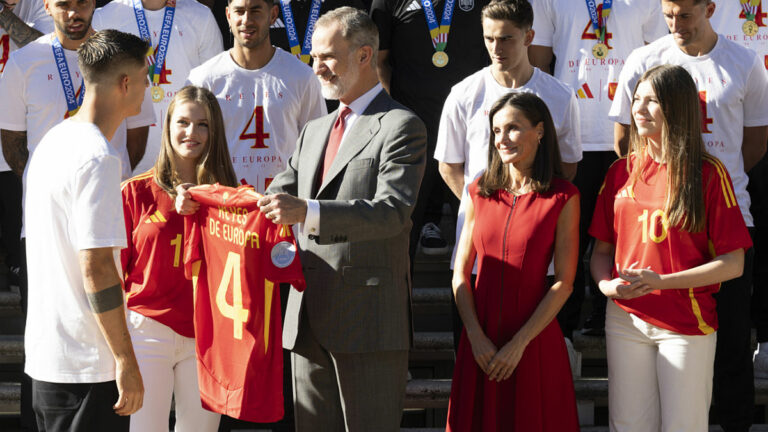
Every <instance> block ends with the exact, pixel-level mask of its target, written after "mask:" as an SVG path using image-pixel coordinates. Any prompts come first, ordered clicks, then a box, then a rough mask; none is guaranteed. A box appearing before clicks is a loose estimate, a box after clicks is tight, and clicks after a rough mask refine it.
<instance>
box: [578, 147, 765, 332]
mask: <svg viewBox="0 0 768 432" xmlns="http://www.w3.org/2000/svg"><path fill="white" fill-rule="evenodd" d="M631 161H632V163H635V158H634V157H633V159H632V160H631ZM626 163H627V161H626V159H624V158H623V159H620V160H619V161H617V162H616V163H614V164H613V166H611V168H610V170H608V174H607V176H606V178H605V183H604V184H603V187H602V188H601V190H600V194H599V195H598V198H597V205H596V206H595V213H594V216H593V218H592V225H591V226H590V229H589V233H590V234H591V235H592V236H593V237H595V238H597V239H599V240H602V241H604V242H608V243H611V244H614V245H615V246H616V253H615V258H614V260H615V262H616V266H618V267H620V268H622V269H623V268H628V267H630V266H631V265H632V264H633V263H635V262H636V263H637V264H635V268H646V267H650V268H651V270H653V271H655V272H656V273H658V274H669V273H675V272H679V271H682V270H686V269H690V268H693V267H696V266H699V265H701V264H704V263H707V262H709V261H711V260H712V258H714V257H715V256H718V255H722V254H725V253H728V252H732V251H734V250H737V249H741V248H745V249H746V248H749V247H751V246H752V240H751V238H750V236H749V231H748V230H747V227H746V225H745V224H744V219H743V217H742V216H741V211H740V210H739V205H738V203H737V202H736V197H735V195H734V193H733V185H732V183H731V178H730V176H729V175H728V171H727V170H726V169H725V166H723V164H722V163H721V162H720V161H719V160H717V159H716V158H714V157H712V156H709V155H705V157H704V161H703V163H702V183H703V188H704V207H705V217H706V227H705V230H704V231H702V232H698V233H691V232H687V231H682V230H680V229H679V227H675V226H670V224H669V221H668V217H667V214H666V213H665V211H664V203H665V195H666V189H667V167H666V165H664V164H659V163H656V162H654V161H652V160H651V161H649V162H648V165H647V167H646V169H645V172H644V174H643V176H642V177H641V178H639V179H638V180H637V181H636V182H635V184H634V186H633V185H632V182H631V180H630V179H629V177H630V174H629V173H628V172H627V165H626ZM613 277H614V278H615V277H618V273H617V270H616V268H615V267H614V269H613ZM719 289H720V285H719V284H715V285H708V286H703V287H690V288H687V289H669V290H657V291H653V292H651V293H649V294H647V295H644V296H642V297H638V298H635V299H631V300H614V301H615V302H616V304H617V305H619V307H621V308H622V309H624V310H625V311H627V312H629V313H632V314H635V315H637V316H638V317H639V318H641V319H642V320H644V321H646V322H649V323H651V324H653V325H655V326H658V327H662V328H665V329H668V330H672V331H674V332H677V333H681V334H687V335H702V334H710V333H712V332H714V331H715V330H716V329H717V312H716V310H715V299H714V297H712V294H713V293H715V292H717V291H718V290H719Z"/></svg>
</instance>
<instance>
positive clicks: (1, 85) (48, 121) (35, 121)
mask: <svg viewBox="0 0 768 432" xmlns="http://www.w3.org/2000/svg"><path fill="white" fill-rule="evenodd" d="M52 40H53V34H47V35H43V36H40V37H39V38H37V39H36V40H34V41H32V42H30V43H29V44H28V45H27V46H25V47H23V48H21V49H19V50H16V51H14V52H13V53H11V56H10V58H9V59H8V63H6V65H5V71H4V72H3V77H2V80H0V101H2V103H0V129H6V130H12V131H26V132H27V147H28V148H29V154H30V155H32V153H33V152H34V150H35V147H37V144H38V143H39V142H40V140H41V139H42V138H43V136H44V135H45V134H46V132H48V130H50V129H51V128H52V127H53V126H54V125H56V124H57V123H59V122H61V121H62V120H64V119H65V116H66V114H67V100H66V97H65V96H64V89H63V88H62V84H61V79H60V78H59V72H58V70H57V69H56V62H55V60H54V58H53V50H52V48H51V47H52V45H51V41H52ZM64 56H65V58H66V60H67V66H68V67H69V72H70V75H71V76H72V77H73V78H74V79H73V84H74V87H75V91H76V92H78V95H79V94H80V90H81V85H82V82H83V78H82V76H81V75H80V67H79V66H78V64H77V52H76V51H70V50H66V49H65V50H64ZM154 122H155V114H154V111H153V108H152V99H151V98H150V96H149V89H147V92H146V95H145V98H144V103H143V104H142V106H141V113H140V114H139V115H137V116H134V117H129V118H128V119H126V120H125V121H124V122H122V123H121V124H120V126H119V127H118V129H117V131H116V132H115V135H114V137H113V138H112V141H111V143H112V145H113V146H114V147H115V149H116V150H117V152H118V154H119V155H120V158H121V160H122V172H123V177H124V178H125V179H127V178H130V177H131V165H130V160H129V159H128V150H127V147H126V130H127V129H132V128H138V127H142V126H149V125H151V124H152V123H154ZM73 149H74V148H70V150H73Z"/></svg>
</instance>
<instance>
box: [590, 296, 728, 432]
mask: <svg viewBox="0 0 768 432" xmlns="http://www.w3.org/2000/svg"><path fill="white" fill-rule="evenodd" d="M716 334H717V333H712V334H710V335H706V336H688V335H682V334H679V333H675V332H673V331H670V330H666V329H662V328H660V327H656V326H654V325H652V324H649V323H647V322H645V321H643V320H641V319H640V318H638V317H636V316H635V315H632V314H628V313H627V312H625V311H624V310H623V309H621V308H619V307H618V306H616V304H615V303H614V302H613V301H611V300H608V306H607V310H606V319H605V336H606V344H607V354H608V410H609V411H608V413H609V414H608V417H609V424H610V430H611V431H612V432H658V431H663V432H698V431H702V432H703V431H708V430H709V426H708V423H709V404H710V401H711V400H712V370H713V367H714V362H715V343H716V341H717V336H716Z"/></svg>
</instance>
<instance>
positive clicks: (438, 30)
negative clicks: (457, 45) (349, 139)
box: [421, 0, 456, 51]
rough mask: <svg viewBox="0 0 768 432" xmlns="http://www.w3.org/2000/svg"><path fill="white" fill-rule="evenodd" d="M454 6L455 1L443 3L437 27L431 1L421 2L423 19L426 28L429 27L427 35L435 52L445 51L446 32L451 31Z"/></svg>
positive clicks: (422, 0)
mask: <svg viewBox="0 0 768 432" xmlns="http://www.w3.org/2000/svg"><path fill="white" fill-rule="evenodd" d="M455 6H456V0H446V1H445V7H444V8H443V16H442V18H441V20H440V26H439V27H438V25H437V17H436V16H435V10H434V9H433V8H432V1H431V0H421V8H422V9H423V10H424V17H425V18H426V19H427V27H429V35H430V37H431V38H432V46H434V47H435V51H445V47H446V45H448V32H449V31H450V29H451V20H452V19H453V10H454V7H455Z"/></svg>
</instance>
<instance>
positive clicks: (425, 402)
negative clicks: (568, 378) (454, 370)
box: [406, 377, 768, 432]
mask: <svg viewBox="0 0 768 432" xmlns="http://www.w3.org/2000/svg"><path fill="white" fill-rule="evenodd" d="M573 384H574V389H575V390H576V399H577V400H589V401H593V402H594V403H595V406H607V405H608V378H594V377H592V378H577V379H575V380H574V382H573ZM450 394H451V380H450V379H414V380H411V381H409V382H408V386H407V387H406V406H407V407H408V408H445V407H447V406H448V397H449V396H450ZM755 403H756V404H759V405H765V404H766V403H768V379H756V380H755ZM766 432H768V431H766Z"/></svg>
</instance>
